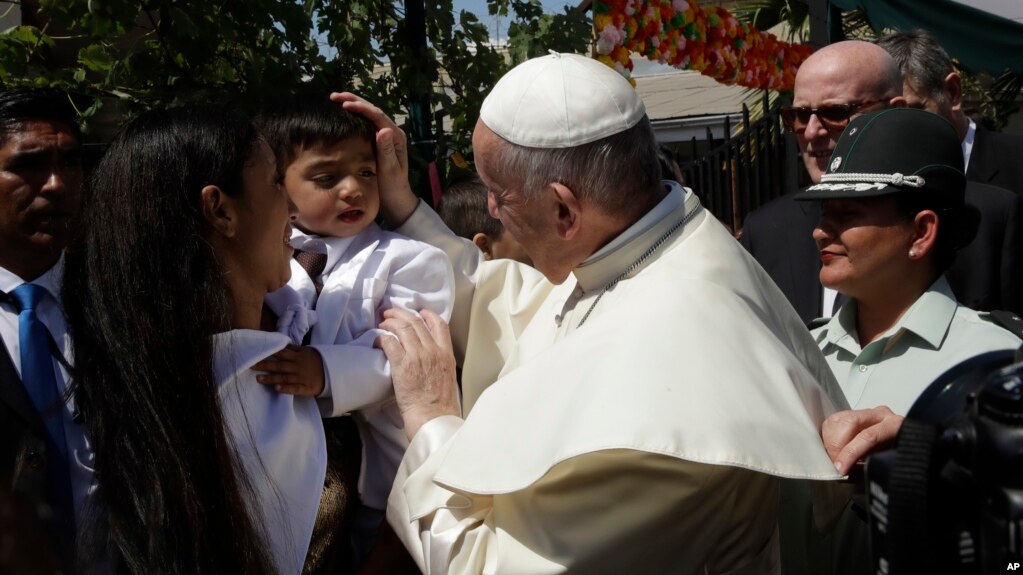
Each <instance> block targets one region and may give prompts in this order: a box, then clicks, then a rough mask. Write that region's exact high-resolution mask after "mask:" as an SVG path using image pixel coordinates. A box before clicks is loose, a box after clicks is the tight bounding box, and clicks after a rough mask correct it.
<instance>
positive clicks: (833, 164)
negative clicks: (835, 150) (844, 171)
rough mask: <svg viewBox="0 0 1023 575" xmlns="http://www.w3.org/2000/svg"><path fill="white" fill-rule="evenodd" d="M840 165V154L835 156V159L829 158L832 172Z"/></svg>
mask: <svg viewBox="0 0 1023 575" xmlns="http://www.w3.org/2000/svg"><path fill="white" fill-rule="evenodd" d="M841 165H842V156H835V159H833V160H831V167H830V168H829V169H830V170H831V171H832V172H834V171H835V170H837V169H838V167H839V166H841Z"/></svg>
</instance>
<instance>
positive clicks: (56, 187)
mask: <svg viewBox="0 0 1023 575" xmlns="http://www.w3.org/2000/svg"><path fill="white" fill-rule="evenodd" d="M81 187H82V162H81V149H80V145H79V142H78V139H77V138H76V137H75V135H74V131H73V130H72V129H71V127H70V126H67V125H65V124H63V123H60V122H49V121H44V120H29V121H26V122H24V123H22V124H20V125H15V126H13V127H11V128H10V129H9V133H8V135H7V137H6V139H5V140H4V143H3V146H2V147H0V252H2V255H0V261H2V263H3V266H4V267H5V268H7V269H9V270H10V271H12V272H14V273H17V274H18V275H20V276H22V279H26V280H29V279H34V278H28V277H25V275H38V273H42V272H44V271H46V270H47V269H49V267H51V266H52V265H53V264H54V263H56V261H57V259H58V258H59V257H60V253H61V251H62V250H63V249H64V247H65V246H66V245H67V242H68V239H69V235H70V225H71V221H72V219H73V218H74V216H75V215H76V214H77V211H78V205H79V195H80V193H81Z"/></svg>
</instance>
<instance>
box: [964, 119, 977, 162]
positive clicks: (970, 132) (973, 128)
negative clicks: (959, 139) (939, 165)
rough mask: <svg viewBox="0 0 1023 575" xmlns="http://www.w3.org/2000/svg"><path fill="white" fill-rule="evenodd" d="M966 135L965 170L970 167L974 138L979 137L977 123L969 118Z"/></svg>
mask: <svg viewBox="0 0 1023 575" xmlns="http://www.w3.org/2000/svg"><path fill="white" fill-rule="evenodd" d="M966 121H967V122H969V125H968V126H967V127H966V136H964V137H963V170H964V171H965V170H966V169H967V168H969V167H970V154H972V153H973V140H974V139H976V137H977V124H976V122H974V121H973V120H971V119H969V118H967V119H966Z"/></svg>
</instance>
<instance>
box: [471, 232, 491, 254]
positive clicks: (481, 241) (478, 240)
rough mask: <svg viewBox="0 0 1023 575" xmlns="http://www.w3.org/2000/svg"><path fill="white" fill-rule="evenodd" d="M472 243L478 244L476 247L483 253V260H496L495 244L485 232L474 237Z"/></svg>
mask: <svg viewBox="0 0 1023 575" xmlns="http://www.w3.org/2000/svg"><path fill="white" fill-rule="evenodd" d="M472 243H474V244H476V247H478V248H479V249H480V251H481V252H483V259H485V260H492V259H494V244H493V242H492V241H491V240H490V236H488V235H487V234H485V233H483V232H478V233H477V234H476V235H474V236H473V237H472Z"/></svg>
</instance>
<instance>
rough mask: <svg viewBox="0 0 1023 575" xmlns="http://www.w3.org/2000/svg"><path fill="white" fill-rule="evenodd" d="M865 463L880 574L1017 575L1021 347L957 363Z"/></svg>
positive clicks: (1022, 541) (1022, 543) (1022, 516)
mask: <svg viewBox="0 0 1023 575" xmlns="http://www.w3.org/2000/svg"><path fill="white" fill-rule="evenodd" d="M895 445H896V447H895V449H893V450H890V451H885V452H882V453H879V454H877V455H874V456H872V457H870V459H868V460H867V469H866V474H867V486H866V490H867V502H868V508H869V511H868V513H869V522H870V543H871V554H872V556H873V563H872V565H873V569H874V573H877V574H879V575H880V574H891V575H903V574H910V573H928V574H931V573H1006V572H1010V573H1011V572H1020V573H1023V567H1020V565H1021V564H1023V559H1021V557H1023V347H1021V348H1020V350H1019V351H1017V352H1016V353H1015V354H1014V353H1013V352H1011V351H1000V352H991V353H986V354H984V355H980V356H978V357H975V358H973V359H970V360H967V361H964V362H963V363H960V364H959V365H957V366H955V367H953V368H952V369H950V370H949V371H947V372H946V373H945V374H944V375H942V376H941V377H939V378H938V379H937V380H936V381H935V382H934V383H932V384H931V385H930V386H929V387H928V388H927V389H926V390H925V391H924V393H923V394H921V396H920V397H919V398H918V399H917V400H916V402H915V403H914V404H913V407H912V408H911V409H910V410H909V413H908V414H907V415H906V418H905V420H904V421H903V423H902V427H901V428H900V430H899V434H898V438H897V439H896V444H895Z"/></svg>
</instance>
